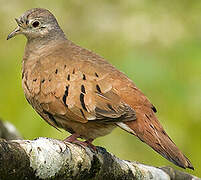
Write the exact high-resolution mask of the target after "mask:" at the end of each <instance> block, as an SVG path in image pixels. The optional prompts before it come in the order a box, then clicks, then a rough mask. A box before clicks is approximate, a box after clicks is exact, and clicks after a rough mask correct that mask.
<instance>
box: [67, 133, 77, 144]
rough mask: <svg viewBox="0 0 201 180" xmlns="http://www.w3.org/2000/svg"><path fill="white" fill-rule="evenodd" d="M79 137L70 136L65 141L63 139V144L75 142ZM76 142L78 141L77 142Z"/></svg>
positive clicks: (75, 135)
mask: <svg viewBox="0 0 201 180" xmlns="http://www.w3.org/2000/svg"><path fill="white" fill-rule="evenodd" d="M79 137H80V135H79V134H76V133H74V134H72V135H71V136H68V137H67V138H66V139H64V141H65V142H70V143H71V142H74V141H75V140H77V138H79ZM77 141H78V140H77Z"/></svg>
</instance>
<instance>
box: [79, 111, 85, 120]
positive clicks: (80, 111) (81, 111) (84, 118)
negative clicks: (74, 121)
mask: <svg viewBox="0 0 201 180" xmlns="http://www.w3.org/2000/svg"><path fill="white" fill-rule="evenodd" d="M80 112H81V114H82V116H83V118H84V119H86V117H85V115H84V112H83V110H82V109H80Z"/></svg>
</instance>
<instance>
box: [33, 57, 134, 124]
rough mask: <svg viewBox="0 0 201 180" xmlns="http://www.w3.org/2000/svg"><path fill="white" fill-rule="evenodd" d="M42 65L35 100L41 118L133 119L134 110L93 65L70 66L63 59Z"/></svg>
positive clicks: (82, 63)
mask: <svg viewBox="0 0 201 180" xmlns="http://www.w3.org/2000/svg"><path fill="white" fill-rule="evenodd" d="M49 59H50V58H49ZM43 61H44V59H43ZM44 62H46V63H45V65H43V62H42V63H40V70H38V71H37V72H40V93H39V94H38V97H39V98H38V100H39V102H40V105H41V107H42V110H43V112H42V113H40V112H39V114H42V116H43V114H46V115H49V116H51V115H52V116H53V117H55V116H56V117H59V118H61V119H63V120H65V119H66V120H72V121H78V122H81V123H86V122H88V121H96V122H100V123H101V122H104V123H110V122H111V123H115V122H122V121H131V120H135V119H136V117H135V111H134V110H133V109H132V108H131V107H130V106H129V105H127V104H126V103H124V102H123V101H122V99H121V98H120V96H119V95H118V94H117V93H116V92H115V89H114V88H113V86H112V84H113V81H114V80H113V79H112V78H111V76H110V73H108V72H104V69H98V70H97V69H96V68H95V67H94V66H93V63H92V64H88V63H90V62H84V61H81V62H78V63H72V64H70V65H69V63H67V61H65V60H64V61H54V60H49V62H47V60H46V61H44ZM66 63H67V64H66ZM43 68H44V69H43ZM36 74H37V73H36ZM35 99H36V98H35ZM53 124H55V123H53ZM56 126H57V125H56Z"/></svg>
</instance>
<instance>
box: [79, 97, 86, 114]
mask: <svg viewBox="0 0 201 180" xmlns="http://www.w3.org/2000/svg"><path fill="white" fill-rule="evenodd" d="M80 102H81V105H82V108H83V109H84V110H85V111H87V108H86V105H85V103H84V94H83V93H81V94H80Z"/></svg>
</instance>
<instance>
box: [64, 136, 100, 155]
mask: <svg viewBox="0 0 201 180" xmlns="http://www.w3.org/2000/svg"><path fill="white" fill-rule="evenodd" d="M79 137H80V135H78V134H76V133H74V134H72V135H71V136H69V137H67V138H66V139H64V142H69V143H74V144H78V145H81V146H84V147H88V148H90V149H92V150H93V151H96V146H94V145H93V144H92V141H93V139H88V140H86V141H80V140H78V139H77V138H79Z"/></svg>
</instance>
